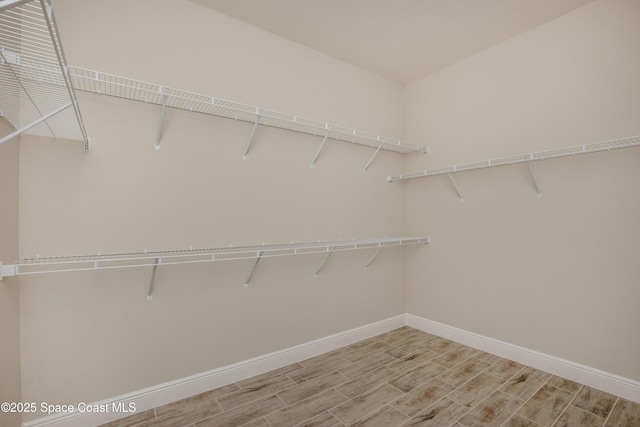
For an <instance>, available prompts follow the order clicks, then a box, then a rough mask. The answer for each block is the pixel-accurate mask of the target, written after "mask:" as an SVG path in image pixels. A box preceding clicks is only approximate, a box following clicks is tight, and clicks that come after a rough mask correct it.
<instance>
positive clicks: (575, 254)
mask: <svg viewBox="0 0 640 427" xmlns="http://www.w3.org/2000/svg"><path fill="white" fill-rule="evenodd" d="M638 22H640V1H638V0H563V1H555V0H544V1H537V0H536V1H533V0H526V1H520V2H513V1H510V0H481V1H466V0H453V1H447V2H444V1H437V0H426V1H404V2H387V1H378V0H376V1H368V0H367V1H365V0H357V1H349V2H342V1H334V0H326V1H307V0H302V1H297V0H296V1H291V0H273V1H271V0H269V1H266V0H264V1H259V0H246V1H230V0H226V1H225V0H133V1H125V0H112V1H98V0H26V1H25V0H2V1H0V197H1V198H0V263H1V264H0V278H1V279H2V280H1V281H0V332H1V336H2V345H1V346H0V402H7V403H8V405H9V406H7V407H5V406H4V403H3V407H2V412H1V413H0V425H2V426H6V427H17V426H20V425H24V426H27V427H29V426H30V427H35V426H40V427H41V426H90V425H92V426H93V425H96V426H97V425H101V424H103V423H107V422H112V421H114V420H117V419H121V418H124V417H127V416H130V415H134V414H135V413H142V412H144V411H149V410H153V408H157V407H160V406H162V405H167V404H169V403H171V402H174V401H178V400H181V399H185V398H188V397H189V396H193V395H198V394H199V393H203V392H206V391H208V390H212V389H216V388H220V387H225V386H228V385H229V384H234V383H238V382H239V381H243V380H246V379H247V378H251V377H254V376H256V375H261V374H265V373H267V372H269V371H272V370H276V369H280V368H283V367H286V366H290V365H291V364H295V363H298V362H301V361H304V360H308V359H310V358H313V357H316V356H321V355H322V354H325V353H329V352H331V351H334V350H337V349H341V348H344V347H345V346H352V347H349V348H350V349H351V350H356V349H357V348H358V346H357V345H356V343H358V342H360V341H363V340H366V339H373V338H372V337H377V336H381V337H382V338H381V339H380V340H381V341H380V342H382V344H378V345H379V346H380V348H383V347H384V348H385V349H386V348H387V347H388V348H391V347H389V346H391V345H394V346H395V345H399V341H398V340H400V339H404V338H406V337H417V335H415V334H417V333H420V334H422V333H427V334H431V335H435V336H438V337H440V338H438V339H443V340H444V339H446V340H449V341H452V342H454V343H458V344H463V345H465V346H468V347H471V348H473V349H475V350H481V351H482V352H486V353H483V354H487V356H486V357H487V359H485V360H483V363H484V362H487V361H488V360H489V359H488V357H489V355H494V356H499V357H501V358H505V359H508V360H512V361H515V362H517V363H520V364H523V365H527V366H530V367H532V369H534V368H535V369H538V370H541V371H544V372H548V373H550V374H553V375H556V376H558V377H562V378H566V379H568V380H571V381H575V382H576V383H580V384H585V385H586V386H588V387H593V388H594V389H597V390H601V391H603V392H606V393H609V394H611V395H613V396H616V397H619V399H620V401H622V400H624V401H625V402H631V403H637V404H640V363H639V361H640V333H639V332H638V325H639V324H640V309H639V308H638V307H639V304H640V263H639V262H638V260H639V259H640V192H639V188H640V168H639V167H638V165H639V164H640V147H639V146H640V25H638ZM403 37H404V39H403ZM398 329H399V330H400V332H398V331H396V332H392V331H395V330H398ZM385 334H386V335H385ZM431 335H429V336H431ZM420 336H421V337H422V335H420ZM403 337H404V338H403ZM420 339H424V338H420ZM434 339H435V338H434ZM369 342H371V343H373V342H374V341H369ZM375 342H378V341H375ZM425 342H426V341H425ZM429 342H430V343H433V342H434V341H429ZM434 354H435V353H434ZM469 354H471V353H469ZM434 357H435V356H434ZM386 368H389V369H391V368H390V367H389V365H387V366H386ZM438 375H440V376H439V377H438V378H439V379H438V380H439V381H440V380H442V381H445V382H446V378H445V377H443V376H442V375H445V374H441V373H440V371H438ZM443 378H444V379H443ZM393 384H394V383H393V382H390V383H386V384H385V385H384V387H386V388H385V390H392V389H393V388H394V386H393ZM496 387H497V386H496ZM333 391H334V392H335V393H338V391H335V390H333ZM395 391H396V390H394V392H395ZM392 394H393V393H392ZM279 399H282V396H280V397H279ZM278 402H280V401H278ZM285 403H286V402H285ZM458 403H461V402H458ZM283 404H284V403H283ZM616 404H617V403H616ZM83 405H84V406H83ZM385 408H386V407H385ZM638 408H640V405H639V406H637V408H636V409H635V410H636V411H637V413H634V412H633V410H629V411H630V412H629V413H628V414H626V413H625V414H626V415H625V416H626V417H627V418H626V420H627V421H625V422H627V423H634V422H636V421H637V422H639V423H640V409H638ZM101 409H102V410H101ZM128 409H131V411H127V410H128ZM425 409H426V408H425ZM468 409H469V410H471V411H472V410H473V408H472V407H471V406H470V407H469V408H468ZM614 409H615V408H614ZM274 410H275V409H274ZM376 410H377V408H376ZM388 410H389V411H397V412H398V413H402V408H400V407H399V406H398V405H395V406H394V405H393V404H392V403H390V404H389V406H388ZM618 412H620V411H618ZM394 413H395V412H394ZM327 414H330V415H327V417H331V419H332V420H334V422H335V424H330V423H329V422H327V424H322V425H350V422H353V423H356V422H360V424H361V425H367V423H366V422H363V421H362V419H359V418H357V419H352V420H351V421H350V422H347V421H345V419H341V418H340V416H339V411H334V412H331V411H328V412H327ZM634 414H635V415H634ZM402 415H404V416H406V417H410V416H413V415H411V414H408V413H402ZM557 415H558V416H560V413H558V414H557ZM596 415H597V414H596ZM558 416H557V417H556V418H555V419H554V420H558V419H560V418H561V417H560V418H558ZM567 416H568V415H567ZM461 417H462V416H461ZM275 419H276V418H273V420H275ZM407 419H408V418H407ZM467 419H468V418H467ZM620 419H623V418H620ZM269 420H270V418H269V417H268V416H265V418H260V420H259V421H255V420H251V422H252V423H253V424H248V425H254V426H271V425H272V424H270V423H269ZM463 420H464V418H460V424H457V425H459V426H464V427H468V426H470V425H476V424H473V423H471V424H468V425H467V424H464V421H463ZM607 420H608V419H607V418H606V417H605V418H603V419H602V422H603V423H604V422H605V421H607ZM634 420H635V421H634ZM405 421H406V420H405V419H404V418H402V420H400V419H398V421H394V422H395V423H396V424H388V425H389V426H390V425H402V423H404V422H405ZM530 421H531V420H530ZM534 421H535V420H533V421H531V422H534ZM195 422H196V421H193V420H192V421H190V423H189V424H186V425H189V426H191V425H198V424H194V423H195ZM388 422H389V423H390V422H391V421H388ZM511 422H513V420H511ZM260 423H263V424H260ZM274 423H275V421H274ZM122 425H124V424H122ZM127 425H128V424H127ZM132 425H133V424H132ZM203 425H204V424H203ZM207 425H216V424H215V423H214V424H207ZM273 425H280V424H273ZM283 425H284V424H283ZM292 425H293V424H292ZM303 425H307V424H303ZM318 425H320V424H318ZM369 425H384V424H374V423H373V422H372V423H371V424H369ZM407 425H413V424H407ZM421 425H422V424H421ZM424 425H429V424H424ZM483 425H485V424H483ZM486 425H493V424H486ZM496 425H500V424H496ZM504 425H516V424H504ZM531 425H539V424H531ZM594 425H596V424H594ZM618 425H627V424H624V422H622V421H621V424H618ZM628 425H640V424H628Z"/></svg>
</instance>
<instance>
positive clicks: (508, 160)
mask: <svg viewBox="0 0 640 427" xmlns="http://www.w3.org/2000/svg"><path fill="white" fill-rule="evenodd" d="M637 146H640V135H638V136H631V137H628V138H620V139H612V140H609V141H602V142H595V143H591V144H584V145H576V146H571V147H562V148H554V149H551V150H546V151H539V152H535V153H526V154H519V155H516V156H510V157H502V158H497V159H490V160H481V161H477V162H471V163H463V164H459V165H452V166H444V167H440V168H434V169H426V170H420V171H414V172H406V173H401V174H397V175H389V176H387V181H389V182H391V181H399V180H406V179H414V178H423V177H428V176H435V175H443V174H449V175H450V174H452V173H454V172H462V171H467V170H473V169H486V168H492V167H497V166H507V165H514V164H518V163H528V162H532V161H538V160H546V159H553V158H558V157H569V156H576V155H579V154H588V153H597V152H601V151H611V150H617V149H620V148H630V147H637ZM450 176H451V175H450Z"/></svg>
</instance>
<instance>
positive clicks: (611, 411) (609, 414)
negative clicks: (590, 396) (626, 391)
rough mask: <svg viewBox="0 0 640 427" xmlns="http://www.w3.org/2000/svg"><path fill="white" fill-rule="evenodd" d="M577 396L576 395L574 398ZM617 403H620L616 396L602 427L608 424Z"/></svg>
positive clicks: (618, 397)
mask: <svg viewBox="0 0 640 427" xmlns="http://www.w3.org/2000/svg"><path fill="white" fill-rule="evenodd" d="M577 395H578V394H577V393H576V396H577ZM618 402H620V396H616V401H615V402H613V405H612V406H611V410H610V411H609V413H608V414H607V418H605V419H604V424H602V425H603V427H606V425H607V423H608V422H609V418H610V417H611V414H613V410H614V409H615V407H616V405H617V404H618Z"/></svg>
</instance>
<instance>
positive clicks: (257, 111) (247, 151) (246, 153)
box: [242, 108, 262, 160]
mask: <svg viewBox="0 0 640 427" xmlns="http://www.w3.org/2000/svg"><path fill="white" fill-rule="evenodd" d="M261 117H262V115H261V114H260V109H259V108H257V109H256V121H255V123H254V124H253V129H251V135H249V141H248V142H247V148H245V149H244V154H243V155H242V160H247V155H248V154H249V148H251V142H252V141H253V136H254V135H255V134H256V129H257V128H258V125H259V124H260V118H261Z"/></svg>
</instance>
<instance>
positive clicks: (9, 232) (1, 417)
mask: <svg viewBox="0 0 640 427" xmlns="http://www.w3.org/2000/svg"><path fill="white" fill-rule="evenodd" d="M10 131H11V129H10V128H9V127H8V126H7V125H6V124H5V123H4V122H3V121H0V135H7V134H9V132H10ZM0 200H1V202H0V236H2V237H1V238H0V261H1V262H3V263H7V264H8V263H12V262H13V261H15V260H17V259H18V139H12V140H10V141H7V142H5V143H3V144H0ZM18 307H19V292H18V279H17V277H6V278H4V279H3V280H2V281H1V282H0V336H1V337H2V345H1V346H0V402H20V401H21V392H20V318H19V315H18ZM20 422H21V416H20V414H17V413H13V414H12V413H8V414H7V413H3V412H0V424H1V425H3V426H7V427H13V426H19V425H20Z"/></svg>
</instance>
